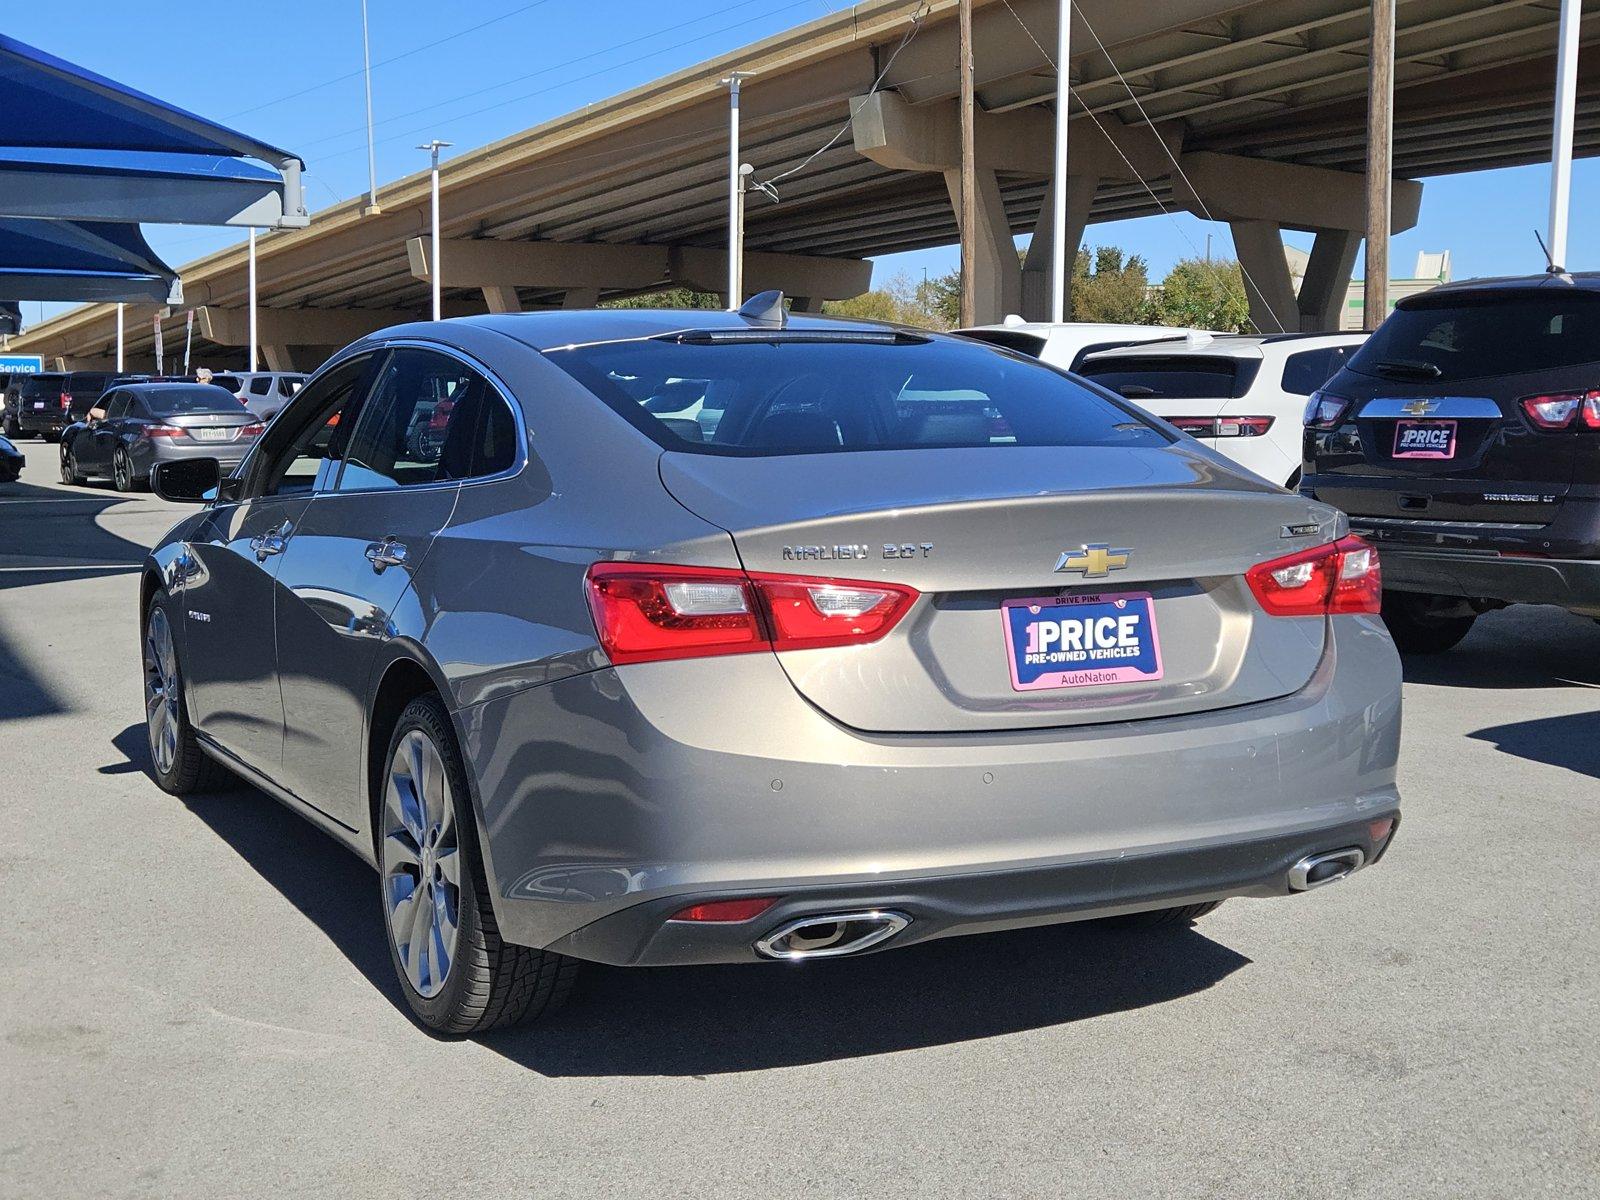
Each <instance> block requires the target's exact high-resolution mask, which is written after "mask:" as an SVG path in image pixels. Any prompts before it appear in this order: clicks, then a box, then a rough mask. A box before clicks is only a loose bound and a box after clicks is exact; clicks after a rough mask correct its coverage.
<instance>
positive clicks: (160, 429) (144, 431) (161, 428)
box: [139, 425, 189, 438]
mask: <svg viewBox="0 0 1600 1200" xmlns="http://www.w3.org/2000/svg"><path fill="white" fill-rule="evenodd" d="M188 432H189V431H188V430H187V429H181V428H179V427H178V426H177V425H142V426H140V427H139V436H140V437H145V438H175V437H183V436H185V435H186V434H187V433H188Z"/></svg>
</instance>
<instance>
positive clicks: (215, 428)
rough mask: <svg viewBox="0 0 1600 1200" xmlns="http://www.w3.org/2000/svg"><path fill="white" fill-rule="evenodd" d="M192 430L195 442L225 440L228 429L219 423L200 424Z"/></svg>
mask: <svg viewBox="0 0 1600 1200" xmlns="http://www.w3.org/2000/svg"><path fill="white" fill-rule="evenodd" d="M192 432H193V433H194V440H195V441H197V442H225V441H227V440H228V432H229V431H228V430H227V429H226V428H225V427H223V426H221V425H202V426H200V427H199V428H198V429H195V430H193V431H192Z"/></svg>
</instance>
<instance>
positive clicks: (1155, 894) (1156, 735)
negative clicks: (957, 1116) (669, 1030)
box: [458, 617, 1400, 963]
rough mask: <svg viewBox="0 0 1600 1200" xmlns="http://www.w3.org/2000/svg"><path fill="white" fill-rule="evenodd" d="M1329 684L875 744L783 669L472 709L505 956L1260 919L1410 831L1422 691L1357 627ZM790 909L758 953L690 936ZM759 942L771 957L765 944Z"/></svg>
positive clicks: (732, 940) (624, 681) (1335, 628)
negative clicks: (817, 705) (1374, 831)
mask: <svg viewBox="0 0 1600 1200" xmlns="http://www.w3.org/2000/svg"><path fill="white" fill-rule="evenodd" d="M1329 624H1330V629H1331V630H1332V636H1330V637H1329V638H1328V639H1327V643H1326V644H1327V650H1326V653H1325V654H1324V657H1323V660H1322V662H1321V663H1320V664H1319V666H1318V668H1317V670H1316V672H1315V674H1314V676H1313V678H1312V679H1311V681H1310V682H1309V683H1308V684H1307V685H1306V687H1305V688H1303V689H1302V690H1301V691H1299V692H1297V693H1294V694H1293V695H1290V696H1286V697H1283V698H1281V699H1278V700H1272V701H1266V702H1262V703H1257V704H1251V705H1246V706H1241V707H1238V708H1233V709H1224V710H1219V711H1215V712H1210V713H1201V714H1194V715H1190V716H1183V717H1172V718H1161V719H1153V720H1146V721H1128V722H1113V723H1108V724H1103V725H1093V726H1078V727H1072V728H1063V729H1048V730H1031V731H1019V732H1015V733H1005V734H959V735H897V736H875V735H866V734H862V733H858V732H856V731H853V730H849V729H846V728H844V727H842V726H840V725H838V724H837V723H835V722H833V721H830V720H829V719H828V718H826V717H825V716H823V715H822V714H821V713H819V712H818V711H817V710H816V709H814V708H812V707H811V706H810V705H809V704H807V703H806V702H805V701H804V700H802V699H801V698H800V696H799V695H798V693H796V692H795V690H794V688H793V687H792V685H791V684H790V683H789V681H788V678H787V676H785V675H784V674H783V671H782V669H781V667H780V666H779V664H778V663H777V661H776V659H775V658H773V657H771V656H762V655H743V656H737V657H731V658H721V659H705V660H686V661H684V662H677V663H649V664H640V665H639V666H636V667H631V668H624V669H622V670H620V671H619V670H610V669H608V670H601V671H593V672H589V673H587V674H583V675H579V676H575V677H569V678H566V679H562V680H559V681H556V682H553V683H548V684H543V685H539V686H534V687H529V688H526V689H524V690H523V691H520V692H517V693H515V694H512V695H509V696H503V697H499V698H496V699H493V700H489V701H486V702H484V703H482V704H480V705H476V706H472V707H469V708H466V709H463V710H461V711H460V712H459V714H458V719H459V727H460V730H461V734H462V745H463V748H464V750H465V752H466V756H467V759H468V761H469V764H470V765H471V768H472V770H471V775H472V777H473V779H474V782H475V784H476V786H477V789H478V794H477V797H476V798H477V800H478V802H479V806H480V818H481V819H480V829H481V830H482V832H483V838H482V842H483V845H484V849H485V855H486V858H487V860H488V862H487V867H488V872H489V877H490V879H491V880H492V881H493V884H494V889H493V890H494V894H495V909H496V916H497V918H498V920H499V924H500V929H501V932H502V934H503V935H504V936H505V937H506V938H507V939H508V940H509V941H512V942H516V943H519V944H523V945H530V946H541V947H553V948H556V949H559V950H561V951H563V952H565V953H568V954H572V955H575V956H578V957H584V958H592V959H597V960H599V961H604V962H615V963H689V962H730V961H754V960H755V959H756V958H757V955H756V952H755V950H754V949H753V942H754V940H755V938H756V937H758V936H762V935H764V934H766V933H768V932H770V930H771V927H772V926H774V925H777V924H780V923H782V922H783V921H784V920H787V919H792V917H793V916H794V915H797V914H798V915H805V914H814V913H817V912H819V911H830V910H836V909H837V907H838V906H839V905H847V906H852V907H854V906H861V905H865V906H869V907H878V906H889V907H894V908H897V909H899V910H902V911H904V913H905V914H906V915H908V916H910V917H911V918H912V923H911V925H910V926H909V927H908V928H907V929H906V930H905V931H904V932H903V933H902V934H900V935H899V936H897V937H896V938H894V939H893V940H891V941H889V942H887V943H885V945H886V947H888V948H892V947H894V946H898V945H907V944H911V943H912V942H915V941H920V940H926V939H928V938H933V937H944V936H950V935H953V934H961V933H973V932H979V931H981V930H987V929H1003V928H1009V927H1014V926H1021V925H1030V924H1044V923H1049V922H1053V921H1069V920H1076V919H1082V918H1085V917H1092V916H1099V915H1104V914H1108V913H1114V912H1125V911H1132V910H1137V909H1149V908H1162V907H1167V906H1170V905H1176V904H1183V903H1190V902H1196V901H1200V900H1211V899H1219V898H1222V897H1224V896H1238V895H1258V896H1259V895H1286V894H1288V892H1289V887H1288V883H1287V873H1288V870H1289V867H1290V866H1291V865H1292V864H1293V862H1295V861H1296V860H1297V859H1298V858H1300V857H1302V856H1304V855H1305V854H1308V853H1315V852H1322V851H1326V850H1331V849H1338V848H1341V847H1342V846H1346V845H1349V846H1356V847H1358V848H1362V849H1363V850H1370V849H1371V845H1370V842H1368V841H1367V840H1366V834H1365V832H1364V830H1365V824H1366V822H1368V821H1370V820H1372V819H1374V818H1378V817H1383V816H1391V815H1395V814H1396V813H1397V812H1398V809H1399V798H1398V793H1397V791H1396V788H1395V759H1396V756H1397V753H1398V747H1399V732H1400V673H1399V660H1398V658H1397V656H1396V654H1395V651H1394V646H1393V643H1392V642H1391V640H1390V639H1389V637H1388V634H1387V633H1386V631H1385V630H1384V628H1383V626H1382V624H1381V622H1379V621H1378V620H1377V619H1376V618H1367V617H1337V618H1334V619H1333V620H1332V621H1330V623H1329ZM749 896H778V897H781V898H782V901H781V903H780V904H779V906H777V907H776V908H774V909H772V910H770V911H769V912H767V913H765V914H763V915H762V918H760V919H758V920H756V921H753V922H751V923H749V925H748V926H747V927H728V926H722V927H710V926H708V927H703V928H700V927H696V928H688V927H685V926H684V925H683V924H681V923H673V924H672V925H670V926H669V925H668V924H667V923H666V918H667V917H668V916H670V915H671V913H673V912H676V911H677V910H678V909H679V908H682V907H684V906H685V905H687V904H689V903H693V902H695V901H697V900H702V899H718V898H733V897H749ZM752 930H754V933H753V934H752Z"/></svg>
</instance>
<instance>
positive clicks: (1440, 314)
mask: <svg viewBox="0 0 1600 1200" xmlns="http://www.w3.org/2000/svg"><path fill="white" fill-rule="evenodd" d="M1593 362H1600V295H1597V294H1596V293H1594V292H1588V291H1574V290H1570V289H1567V288H1560V289H1559V290H1557V289H1555V288H1552V289H1551V290H1550V291H1537V292H1534V291H1527V292H1493V291H1485V292H1481V293H1463V294H1460V295H1455V296H1441V297H1439V298H1438V299H1437V300H1431V299H1430V300H1423V301H1420V302H1418V301H1413V302H1411V303H1409V304H1407V305H1405V306H1404V307H1401V308H1396V309H1395V310H1394V312H1392V313H1390V314H1389V319H1388V320H1387V321H1385V322H1384V323H1383V324H1382V325H1380V326H1379V327H1378V329H1377V331H1376V332H1375V333H1373V335H1372V336H1371V337H1369V338H1368V339H1367V340H1366V343H1365V344H1364V345H1363V346H1362V347H1361V350H1360V352H1359V353H1358V354H1356V356H1355V357H1354V358H1352V359H1351V360H1350V364H1349V366H1350V369H1351V370H1352V371H1359V372H1360V373H1361V374H1363V375H1375V376H1378V377H1379V378H1383V379H1408V380H1417V379H1421V380H1424V381H1431V380H1437V381H1441V382H1448V381H1451V380H1458V379H1475V378H1478V377H1479V376H1484V375H1521V374H1525V373H1527V372H1532V371H1549V370H1558V369H1560V368H1562V367H1576V366H1581V365H1583V364H1586V363H1593Z"/></svg>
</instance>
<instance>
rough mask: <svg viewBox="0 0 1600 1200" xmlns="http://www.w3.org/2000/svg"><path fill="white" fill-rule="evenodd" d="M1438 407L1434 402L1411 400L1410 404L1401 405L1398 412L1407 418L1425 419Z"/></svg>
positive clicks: (1436, 402)
mask: <svg viewBox="0 0 1600 1200" xmlns="http://www.w3.org/2000/svg"><path fill="white" fill-rule="evenodd" d="M1438 407H1439V403H1438V401H1436V400H1413V401H1412V402H1411V403H1410V404H1405V405H1402V406H1401V408H1400V411H1401V412H1403V413H1405V415H1406V416H1408V417H1425V416H1427V415H1428V414H1429V413H1431V412H1432V411H1433V410H1434V409H1436V408H1438Z"/></svg>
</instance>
